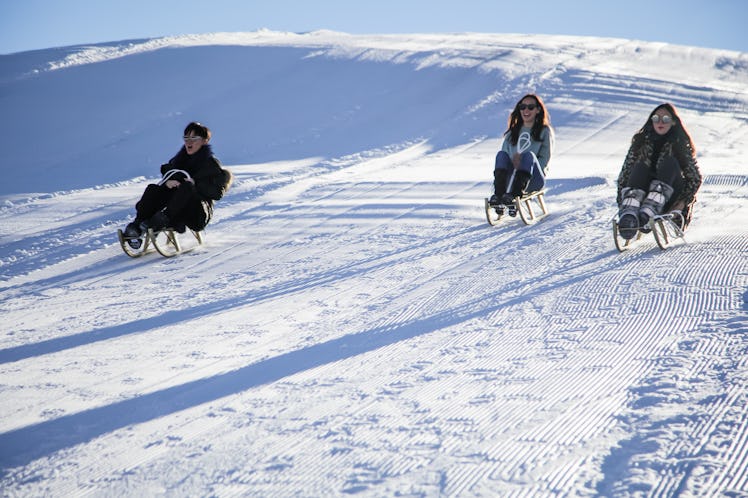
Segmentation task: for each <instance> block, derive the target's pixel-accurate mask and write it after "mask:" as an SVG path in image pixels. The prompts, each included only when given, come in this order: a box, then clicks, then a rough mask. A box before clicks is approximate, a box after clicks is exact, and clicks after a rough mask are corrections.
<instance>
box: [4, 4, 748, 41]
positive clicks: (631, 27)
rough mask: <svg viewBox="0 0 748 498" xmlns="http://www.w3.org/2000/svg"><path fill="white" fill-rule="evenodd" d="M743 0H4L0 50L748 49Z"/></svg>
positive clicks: (747, 14) (746, 11)
mask: <svg viewBox="0 0 748 498" xmlns="http://www.w3.org/2000/svg"><path fill="white" fill-rule="evenodd" d="M746 19H748V1H745V0H671V1H661V0H615V1H612V2H610V1H606V0H594V1H592V0H579V1H567V2H564V1H562V0H533V1H531V2H518V1H513V2H506V1H502V0H453V1H448V0H369V1H356V0H200V1H195V0H180V1H176V0H116V1H111V0H64V1H56V0H0V54H9V53H14V52H22V51H26V50H35V49H41V48H52V47H60V46H67V45H78V44H89V43H98V42H108V41H119V40H127V39H138V38H152V37H159V36H169V35H179V34H193V33H210V32H216V31H255V30H257V29H260V28H267V29H271V30H277V31H294V32H304V31H313V30H317V29H330V30H334V31H343V32H346V33H353V34H360V33H450V32H484V33H542V34H568V35H589V36H609V37H616V38H631V39H637V40H646V41H663V42H668V43H675V44H680V45H694V46H700V47H709V48H726V49H730V50H739V51H741V52H748V35H746V34H745V26H744V25H745V20H746Z"/></svg>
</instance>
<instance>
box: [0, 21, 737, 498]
mask: <svg viewBox="0 0 748 498" xmlns="http://www.w3.org/2000/svg"><path fill="white" fill-rule="evenodd" d="M747 83H748V59H747V56H746V54H743V53H736V52H728V51H717V50H711V49H700V48H695V47H679V46H672V45H665V44H654V43H643V42H635V41H629V40H620V39H596V38H576V37H556V36H523V35H499V34H496V35H482V34H461V35H389V36H351V35H346V34H342V33H333V32H313V33H308V34H303V35H299V34H292V33H276V32H266V31H262V32H256V33H238V34H234V33H221V34H215V35H204V36H185V37H176V38H164V39H155V40H138V41H132V42H121V43H110V44H103V45H98V46H94V47H68V48H57V49H50V50H44V51H36V52H28V53H22V54H13V55H10V56H0V106H1V107H2V109H3V113H4V119H3V120H2V121H0V134H1V135H2V136H4V137H5V147H4V148H3V149H2V151H1V152H0V165H1V166H0V167H1V168H2V171H3V179H4V180H3V182H2V183H0V296H1V297H0V312H1V314H2V315H1V316H2V323H3V327H2V334H0V489H2V494H3V495H4V496H6V495H7V496H71V495H83V494H92V495H94V496H162V495H168V496H237V495H239V496H262V497H269V496H315V497H316V496H346V495H351V494H354V495H359V496H486V497H493V496H555V495H562V496H596V495H601V496H630V495H642V496H676V495H680V496H742V495H745V494H748V470H746V469H748V409H747V408H746V407H747V406H748V399H746V398H748V375H747V373H748V365H747V362H748V359H747V358H748V355H746V350H747V348H748V336H747V333H748V291H746V287H747V285H748V265H747V264H746V261H748V258H746V255H747V254H748V229H746V214H745V213H746V209H747V208H748V174H746V167H745V161H744V159H743V156H744V154H745V151H746V150H748V96H746V93H745V88H746V84H747ZM529 91H532V92H537V93H539V94H540V95H541V96H543V98H544V99H545V102H546V104H547V106H548V108H549V110H550V113H551V117H552V119H553V124H554V126H555V131H556V151H555V155H554V157H553V159H552V162H551V170H550V176H549V181H548V184H549V185H548V186H549V192H548V195H547V202H548V205H549V208H550V210H551V215H550V216H548V217H547V218H545V219H543V220H542V221H540V222H538V223H537V224H535V225H532V226H529V227H525V226H523V225H521V223H519V222H518V221H516V220H510V221H508V222H507V223H505V224H503V225H501V226H499V227H495V228H492V227H490V226H488V225H487V224H486V222H485V220H484V217H483V212H482V202H483V201H482V199H483V197H484V196H485V195H486V194H487V193H488V190H489V187H490V179H491V170H492V165H493V158H494V155H495V152H496V150H497V148H498V147H499V145H500V141H499V137H500V134H501V132H502V131H503V130H504V129H505V127H506V117H507V115H508V113H509V111H510V110H511V108H512V106H513V105H514V104H515V103H516V101H517V100H518V99H519V98H520V97H521V96H522V95H523V94H524V93H526V92H529ZM664 101H670V102H673V103H674V104H675V105H676V106H677V107H678V109H679V110H680V113H681V117H682V118H683V119H684V122H685V123H686V125H687V126H688V128H689V131H690V132H691V134H692V136H693V138H694V140H695V142H696V145H697V148H698V152H699V165H700V167H701V170H702V173H703V174H704V184H703V186H702V188H701V191H700V193H699V202H698V204H697V207H696V210H695V216H694V220H693V222H692V225H691V227H690V228H689V230H688V232H687V237H686V238H687V241H686V243H685V244H678V245H676V246H675V247H672V248H670V249H668V250H667V251H660V250H659V249H658V248H657V247H656V245H655V243H654V241H653V238H652V237H651V236H648V237H646V238H645V239H643V241H642V243H641V244H639V246H637V247H636V248H634V249H632V250H630V251H628V252H626V253H623V254H621V253H618V251H616V250H615V248H614V246H613V238H612V232H611V227H610V220H611V218H612V216H613V214H614V213H615V207H614V197H615V178H616V176H617V173H618V170H619V168H620V165H621V163H622V161H623V156H624V154H625V152H626V150H627V148H628V145H629V141H630V138H631V136H632V135H633V133H634V132H635V131H636V130H637V129H638V128H639V127H640V126H641V125H642V124H643V122H644V120H645V119H646V116H647V115H648V112H649V111H650V110H651V109H652V108H653V107H654V106H655V105H656V104H658V103H660V102H664ZM190 120H199V121H202V122H204V123H205V124H207V125H208V126H210V127H211V128H212V129H213V131H214V134H215V135H214V139H213V141H212V143H213V145H214V149H215V151H216V153H217V155H218V156H219V157H220V158H221V159H222V161H223V162H224V163H225V164H226V165H228V166H229V167H230V168H231V169H232V171H233V172H234V173H235V175H236V182H235V184H234V186H233V187H232V190H231V191H230V192H229V194H228V195H227V196H226V197H225V198H224V199H223V200H222V201H221V202H220V203H219V204H218V205H217V208H216V216H215V219H214V221H213V223H212V224H211V225H210V226H209V228H208V230H207V243H206V245H205V246H204V247H201V248H200V249H198V250H196V251H194V252H191V253H189V254H185V255H182V256H179V257H178V258H174V259H163V258H161V257H159V256H157V255H155V254H151V255H147V256H145V257H143V258H141V259H139V260H131V259H129V258H127V257H126V256H125V255H124V254H122V252H121V251H120V248H119V245H118V244H117V243H116V236H115V235H114V232H115V230H116V228H118V227H121V226H123V225H124V224H125V223H126V222H127V220H128V219H130V217H131V216H132V214H133V205H134V202H135V201H136V200H137V198H138V196H139V195H140V193H141V192H142V190H143V188H144V187H145V185H146V184H147V183H148V181H149V180H150V179H152V178H154V176H155V175H156V173H157V171H158V166H159V165H160V164H161V163H162V162H164V161H166V160H168V159H169V158H170V157H171V156H172V155H173V154H174V153H175V152H176V151H177V150H178V148H179V147H180V145H181V143H180V137H181V135H180V134H181V131H182V129H183V127H184V125H185V124H186V123H187V122H188V121H190Z"/></svg>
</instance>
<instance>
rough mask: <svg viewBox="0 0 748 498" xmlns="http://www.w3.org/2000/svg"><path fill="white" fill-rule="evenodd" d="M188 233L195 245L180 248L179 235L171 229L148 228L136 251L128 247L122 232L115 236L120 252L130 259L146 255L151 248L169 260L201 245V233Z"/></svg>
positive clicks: (191, 231) (192, 231)
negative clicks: (117, 238)
mask: <svg viewBox="0 0 748 498" xmlns="http://www.w3.org/2000/svg"><path fill="white" fill-rule="evenodd" d="M189 232H190V233H192V235H193V237H194V238H195V240H196V241H197V243H196V244H192V245H190V246H188V247H183V246H182V244H181V243H180V241H179V234H178V233H177V232H176V231H175V230H174V229H173V228H165V229H163V230H157V231H154V230H153V229H150V228H149V229H148V232H146V234H145V236H144V237H143V243H142V245H141V246H140V247H139V248H137V249H134V248H132V247H130V244H128V243H127V241H128V238H126V237H125V234H124V233H122V230H117V236H118V237H119V244H120V246H122V251H124V253H125V254H127V255H128V256H130V257H131V258H139V257H140V256H142V255H144V254H146V253H147V252H149V249H150V247H151V246H153V248H154V249H156V251H157V252H158V253H159V254H160V255H162V256H164V257H165V258H171V257H173V256H176V255H177V254H181V253H183V252H188V251H191V250H193V249H195V248H197V247H198V246H200V245H202V243H203V232H195V231H194V230H189Z"/></svg>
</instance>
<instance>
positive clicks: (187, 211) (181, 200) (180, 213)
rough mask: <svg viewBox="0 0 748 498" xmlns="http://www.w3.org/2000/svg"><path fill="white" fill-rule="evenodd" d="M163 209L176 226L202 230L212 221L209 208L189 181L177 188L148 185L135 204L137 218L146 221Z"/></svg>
mask: <svg viewBox="0 0 748 498" xmlns="http://www.w3.org/2000/svg"><path fill="white" fill-rule="evenodd" d="M162 210H163V211H164V212H165V213H166V216H167V217H168V218H169V221H171V223H172V224H173V225H175V226H174V228H176V227H177V226H179V225H185V226H188V227H190V228H191V229H192V230H195V231H200V230H202V229H204V228H205V226H206V225H207V224H208V222H209V221H210V212H209V209H208V208H207V206H206V205H205V203H204V202H203V201H202V200H201V199H200V197H199V196H198V195H197V192H196V191H195V186H194V185H193V184H191V183H189V182H184V183H182V184H181V185H180V186H179V187H176V188H168V187H166V186H165V185H155V184H150V185H148V186H147V187H146V188H145V192H143V196H142V197H141V198H140V200H139V201H138V202H137V204H135V211H136V212H137V214H136V217H135V220H136V221H138V222H140V221H146V220H148V219H149V218H150V217H151V216H153V215H154V214H156V213H158V212H159V211H162Z"/></svg>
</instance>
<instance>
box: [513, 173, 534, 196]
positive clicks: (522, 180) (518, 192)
mask: <svg viewBox="0 0 748 498" xmlns="http://www.w3.org/2000/svg"><path fill="white" fill-rule="evenodd" d="M530 178H532V175H531V174H530V173H529V172H527V171H524V170H521V169H518V170H517V171H515V172H514V183H513V184H512V189H511V193H512V197H522V196H523V195H524V194H525V189H526V188H527V185H528V184H529V183H530Z"/></svg>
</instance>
